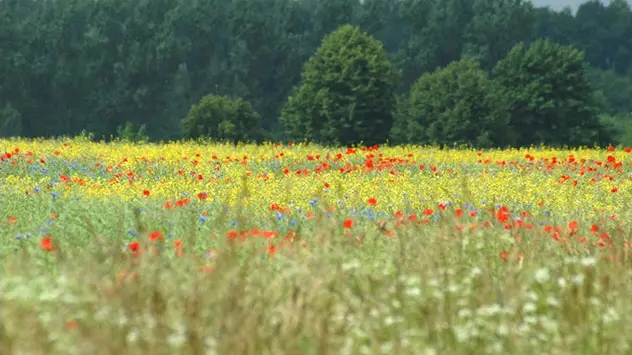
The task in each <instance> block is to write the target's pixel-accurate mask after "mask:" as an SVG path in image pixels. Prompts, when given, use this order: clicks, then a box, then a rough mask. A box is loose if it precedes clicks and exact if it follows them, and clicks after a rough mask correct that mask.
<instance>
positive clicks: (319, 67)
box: [281, 25, 398, 145]
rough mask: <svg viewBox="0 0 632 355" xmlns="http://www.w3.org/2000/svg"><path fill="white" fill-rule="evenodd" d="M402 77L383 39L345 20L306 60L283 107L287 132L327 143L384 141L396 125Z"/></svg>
mask: <svg viewBox="0 0 632 355" xmlns="http://www.w3.org/2000/svg"><path fill="white" fill-rule="evenodd" d="M397 82H398V75H397V74H396V73H395V72H394V71H393V68H392V65H391V63H390V62H389V60H388V58H387V54H386V51H385V50H384V47H383V46H382V44H381V43H380V42H379V41H377V40H375V39H374V38H372V37H371V36H370V35H368V34H367V33H365V32H362V31H360V29H359V28H358V27H353V26H351V25H345V26H342V27H340V28H339V29H337V30H336V31H334V32H333V33H331V34H329V35H328V36H326V37H325V38H324V39H323V42H322V45H321V46H320V48H318V50H317V51H316V53H315V54H314V56H313V57H312V58H310V59H309V60H308V61H307V63H305V66H304V68H303V72H302V74H301V83H300V84H299V86H298V87H296V88H295V89H294V91H293V93H292V94H291V95H290V97H289V98H288V101H287V103H286V105H285V106H284V107H283V109H282V113H281V124H282V126H283V127H284V130H285V134H286V135H287V138H289V139H293V140H303V139H307V140H310V141H315V142H318V143H322V144H335V145H352V144H356V143H360V142H362V143H364V144H367V145H371V144H378V143H383V142H385V141H386V140H387V138H388V133H389V131H390V129H391V127H392V125H393V111H394V109H395V88H396V86H397Z"/></svg>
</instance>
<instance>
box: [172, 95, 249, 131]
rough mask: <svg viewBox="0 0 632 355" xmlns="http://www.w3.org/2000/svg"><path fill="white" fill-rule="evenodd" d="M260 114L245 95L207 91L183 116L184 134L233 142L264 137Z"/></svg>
mask: <svg viewBox="0 0 632 355" xmlns="http://www.w3.org/2000/svg"><path fill="white" fill-rule="evenodd" d="M259 121H260V116H259V114H258V113H257V112H256V111H255V110H254V108H253V107H252V105H251V104H250V103H248V102H247V101H245V100H243V99H242V98H237V99H234V100H233V99H231V98H229V97H228V96H217V95H207V96H205V97H203V98H202V100H200V102H199V103H198V104H197V105H193V106H192V107H191V110H190V111H189V115H188V116H187V117H185V118H184V119H183V120H182V129H183V134H184V136H185V138H200V137H208V138H212V139H215V140H219V141H229V142H233V143H237V142H247V141H252V140H259V139H261V129H260V128H259Z"/></svg>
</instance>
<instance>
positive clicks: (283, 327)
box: [0, 139, 632, 354]
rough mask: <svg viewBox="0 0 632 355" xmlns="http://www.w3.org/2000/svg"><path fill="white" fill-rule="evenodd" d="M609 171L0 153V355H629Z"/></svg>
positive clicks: (628, 252) (512, 153)
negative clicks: (20, 354) (627, 354)
mask: <svg viewBox="0 0 632 355" xmlns="http://www.w3.org/2000/svg"><path fill="white" fill-rule="evenodd" d="M631 151H632V150H631V149H628V148H614V147H610V148H609V149H604V150H597V149H592V150H590V149H580V150H555V149H545V148H532V149H526V150H525V149H523V150H491V151H476V150H462V149H447V150H440V149H437V148H427V147H415V146H400V147H388V146H384V147H363V148H323V147H317V146H309V145H300V144H297V145H293V144H290V145H281V144H269V145H263V146H254V145H240V146H232V145H219V144H209V145H204V144H198V143H168V144H162V145H157V144H155V145H154V144H132V143H110V144H105V143H92V142H88V141H85V140H81V139H67V140H37V141H35V140H22V139H18V140H0V253H1V254H0V260H1V263H2V264H1V266H2V277H1V281H0V282H1V292H2V294H1V302H2V304H1V305H0V310H1V312H0V318H1V319H2V323H1V326H2V328H1V329H0V353H3V354H9V353H11V354H13V353H16V354H19V353H28V354H57V353H59V354H110V353H114V352H119V353H125V354H136V353H139V354H140V353H143V354H144V353H150V354H163V353H164V354H242V353H243V354H285V353H287V354H328V353H331V354H408V353H411V354H471V353H477V354H478V353H492V354H528V353H534V352H536V351H537V352H544V353H548V354H576V353H582V354H609V353H612V354H618V353H629V352H630V351H632V349H631V346H630V344H629V342H628V338H629V334H632V299H631V298H630V295H631V294H632V282H631V281H632V278H631V276H632V270H631V268H632V260H631V256H632V244H631V243H632V236H631V235H630V229H629V228H630V227H629V226H630V223H632V205H630V201H632V152H631Z"/></svg>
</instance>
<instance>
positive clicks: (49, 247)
mask: <svg viewBox="0 0 632 355" xmlns="http://www.w3.org/2000/svg"><path fill="white" fill-rule="evenodd" d="M40 245H41V246H42V248H43V249H44V250H46V251H54V250H55V249H57V248H56V247H55V245H53V239H52V238H51V237H46V238H43V239H42V240H40Z"/></svg>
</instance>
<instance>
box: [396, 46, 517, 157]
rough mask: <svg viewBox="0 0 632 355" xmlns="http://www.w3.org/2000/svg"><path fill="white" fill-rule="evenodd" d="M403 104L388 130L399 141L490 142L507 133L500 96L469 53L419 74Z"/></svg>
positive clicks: (501, 139) (495, 142)
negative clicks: (403, 106) (394, 121)
mask: <svg viewBox="0 0 632 355" xmlns="http://www.w3.org/2000/svg"><path fill="white" fill-rule="evenodd" d="M404 105H405V107H406V108H405V109H403V112H402V113H401V114H400V115H398V119H397V123H396V125H395V126H394V127H393V131H392V138H393V140H394V141H395V142H397V143H415V144H440V145H453V144H456V145H463V144H467V145H470V146H478V147H493V146H498V145H501V144H503V143H505V140H506V138H507V137H508V136H509V132H507V131H506V129H505V127H506V125H507V123H508V114H507V105H506V104H505V102H504V100H503V96H502V95H501V94H500V92H499V89H498V87H497V85H496V84H495V83H494V82H493V81H491V80H490V79H489V78H488V76H487V73H486V72H485V71H484V70H482V69H481V68H480V66H479V64H478V62H477V61H476V60H474V59H472V58H468V59H463V60H460V61H457V62H453V63H452V64H450V65H448V66H447V67H445V68H442V69H439V70H437V71H435V72H433V73H428V74H424V75H422V76H421V77H420V78H419V79H418V80H417V81H416V82H415V83H414V84H413V86H412V88H411V92H410V98H409V99H408V101H407V102H406V103H405V104H404Z"/></svg>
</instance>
